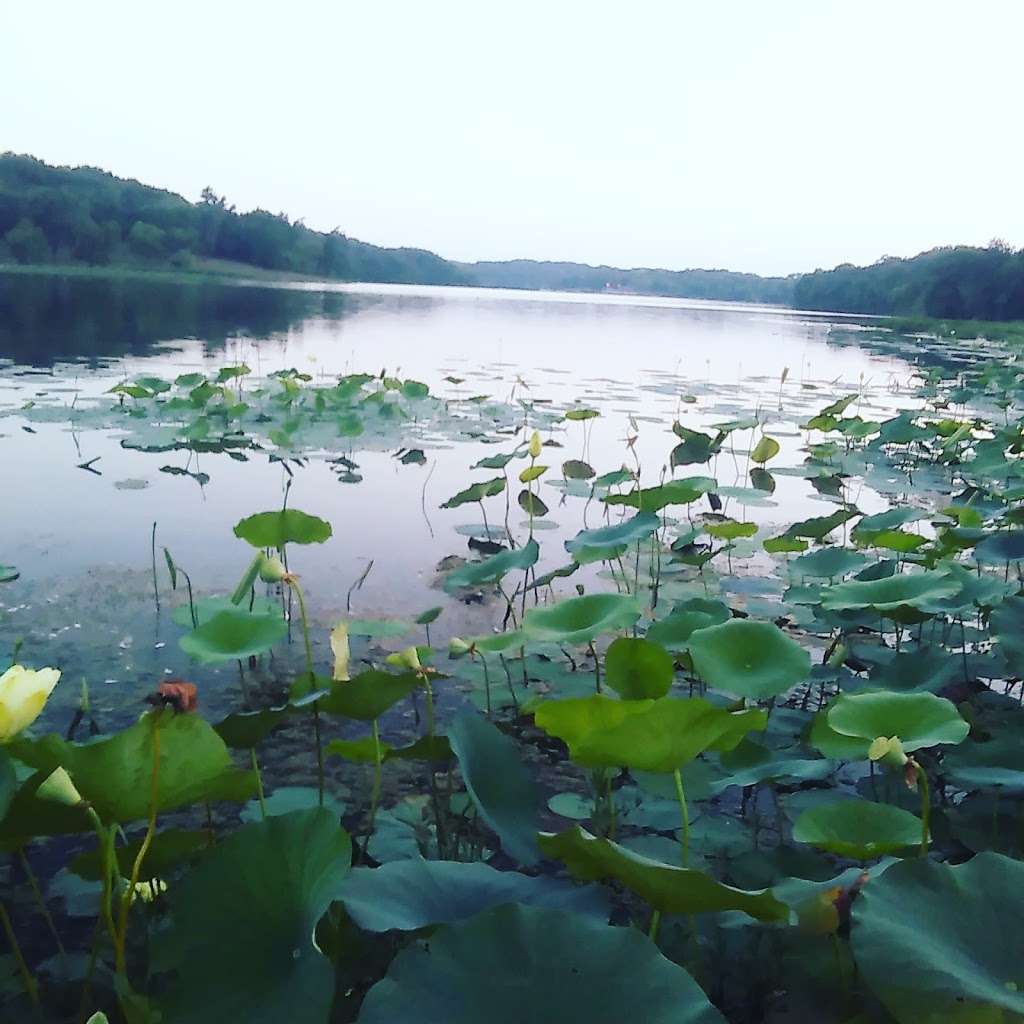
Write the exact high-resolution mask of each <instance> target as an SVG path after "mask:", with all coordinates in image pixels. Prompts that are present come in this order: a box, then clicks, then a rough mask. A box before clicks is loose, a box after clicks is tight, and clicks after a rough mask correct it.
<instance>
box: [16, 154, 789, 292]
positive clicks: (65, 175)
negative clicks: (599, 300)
mask: <svg viewBox="0 0 1024 1024" xmlns="http://www.w3.org/2000/svg"><path fill="white" fill-rule="evenodd" d="M210 260H229V261H232V262H233V263H240V264H245V265H249V266H253V267H259V268H261V269H262V270H266V271H271V272H288V273H295V274H301V275H303V276H307V277H320V278H331V279H338V280H343V281H380V282H395V283H404V284H464V285H470V284H472V285H484V286H491V287H499V288H528V289H533V288H547V289H564V290H571V291H598V292H599V291H606V290H610V291H622V292H634V293H639V294H648V295H671V296H679V297H686V298H704V299H720V300H737V301H748V302H774V303H786V302H788V301H789V298H790V293H791V290H792V279H784V278H761V277H758V276H757V275H755V274H734V273H731V272H729V271H726V270H684V271H668V270H618V269H616V268H613V267H589V266H585V265H583V264H578V263H538V262H534V261H529V260H513V261H510V262H507V263H475V264H474V263H454V262H450V261H448V260H445V259H442V258H441V257H440V256H437V255H435V254H434V253H431V252H427V251H425V250H422V249H383V248H380V247H379V246H375V245H369V244H367V243H366V242H360V241H357V240H356V239H354V238H349V237H347V236H346V235H344V234H342V233H340V232H338V231H334V232H330V233H325V232H320V231H313V230H311V229H310V228H307V227H306V226H305V225H304V224H303V223H302V222H301V221H295V220H291V219H289V218H288V217H287V216H286V215H285V214H282V213H278V214H275V213H270V212H268V211H266V210H253V211H251V212H248V213H240V212H238V211H237V210H236V209H235V208H234V207H233V206H231V205H230V204H229V203H228V202H227V200H226V199H224V198H223V197H222V196H219V195H217V194H216V193H215V192H214V191H213V190H212V189H209V188H207V189H204V191H203V195H202V197H201V199H200V201H199V202H198V203H191V202H189V201H188V200H186V199H184V198H182V197H181V196H179V195H175V194H174V193H173V192H167V191H164V190H162V189H157V188H151V187H150V186H148V185H142V184H140V183H139V182H137V181H128V180H125V179H122V178H117V177H115V176H114V175H112V174H109V173H107V172H106V171H101V170H97V169H95V168H91V167H77V168H67V167H52V166H50V165H48V164H45V163H43V162H42V161H41V160H37V159H35V158H34V157H30V156H19V155H16V154H13V153H6V154H3V155H0V264H4V263H21V264H46V263H56V264H70V263H82V264H90V265H98V266H103V265H130V266H136V267H152V268H156V267H172V268H177V269H180V270H191V269H203V268H204V266H205V264H206V261H210Z"/></svg>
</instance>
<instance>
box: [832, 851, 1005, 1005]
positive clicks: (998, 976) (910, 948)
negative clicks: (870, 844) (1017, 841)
mask: <svg viewBox="0 0 1024 1024" xmlns="http://www.w3.org/2000/svg"><path fill="white" fill-rule="evenodd" d="M1022 919H1024V863H1021V862H1020V861H1016V860H1010V859H1009V858H1008V857H1003V856H1001V855H1000V854H997V853H981V854H978V855H977V856H976V857H974V858H973V859H972V860H969V861H967V863H965V864H958V865H955V866H951V865H949V864H939V863H936V862H935V861H932V860H929V859H927V858H916V859H914V860H907V861H904V862H903V863H901V864H895V865H893V866H892V867H890V868H889V869H888V870H887V871H886V872H885V874H883V875H882V877H881V878H878V879H873V880H872V881H871V883H870V884H869V885H866V886H865V887H864V889H863V891H862V892H861V894H860V895H859V896H858V897H857V899H856V900H855V902H854V904H853V928H852V933H851V941H852V944H853V951H854V955H855V957H856V960H857V966H858V968H859V969H860V971H861V973H862V974H863V976H864V978H865V980H866V982H867V984H868V985H869V986H870V988H871V989H872V991H874V993H875V994H876V995H877V996H878V997H879V999H881V1001H882V1002H883V1003H884V1004H885V1007H886V1009H887V1010H888V1011H889V1012H890V1013H891V1014H892V1015H893V1016H894V1017H895V1018H896V1020H898V1021H899V1022H900V1024H932V1022H934V1021H950V1022H953V1021H964V1022H967V1021H988V1020H992V1021H997V1020H1005V1021H1009V1020H1017V1019H1020V1018H1021V1017H1024V967H1022V965H1021V958H1020V942H1019V937H1020V928H1021V925H1020V922H1021V920H1022Z"/></svg>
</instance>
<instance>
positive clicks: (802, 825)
mask: <svg viewBox="0 0 1024 1024" xmlns="http://www.w3.org/2000/svg"><path fill="white" fill-rule="evenodd" d="M793 839H794V840H796V842H798V843H807V844H809V845H810V846H814V847H816V848H817V849H819V850H827V851H828V852H829V853H836V854H838V855H839V856H841V857H850V858H851V859H853V860H872V859H874V858H875V857H881V856H883V855H884V854H887V853H899V852H900V851H906V850H909V849H911V848H914V847H920V845H921V819H920V818H918V817H915V816H914V815H913V814H911V813H910V812H909V811H905V810H903V808H902V807H894V806H893V805H892V804H877V803H873V802H872V801H870V800H840V801H838V802H836V803H832V804H819V805H818V806H817V807H811V808H809V809H808V810H806V811H804V812H803V814H801V815H800V817H799V818H797V819H796V822H795V823H794V825H793Z"/></svg>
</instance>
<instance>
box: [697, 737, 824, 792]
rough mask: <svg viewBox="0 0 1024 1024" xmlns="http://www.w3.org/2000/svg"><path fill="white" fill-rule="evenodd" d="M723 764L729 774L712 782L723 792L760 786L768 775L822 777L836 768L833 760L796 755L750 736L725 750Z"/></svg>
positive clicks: (713, 787)
mask: <svg viewBox="0 0 1024 1024" xmlns="http://www.w3.org/2000/svg"><path fill="white" fill-rule="evenodd" d="M719 765H720V767H721V769H722V771H723V772H726V773H727V774H726V775H725V777H724V778H721V779H715V780H714V781H713V782H712V784H711V791H712V793H720V792H721V791H722V790H724V789H726V788H728V787H729V786H756V785H757V784H758V783H759V782H765V781H766V780H768V779H786V780H789V779H799V780H801V781H810V780H814V781H820V780H821V779H825V778H827V777H828V776H829V775H830V774H831V773H832V772H833V771H834V770H835V765H834V764H832V762H831V761H830V760H827V759H824V758H801V757H796V756H793V755H792V754H789V753H786V752H782V751H778V750H771V749H769V748H768V747H763V746H761V744H759V743H754V742H753V741H752V740H749V739H745V740H743V741H742V742H741V743H739V744H738V745H737V746H736V747H735V749H733V750H729V751H726V752H725V753H723V754H722V756H721V758H720V760H719Z"/></svg>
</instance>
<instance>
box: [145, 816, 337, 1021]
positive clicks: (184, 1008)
mask: <svg viewBox="0 0 1024 1024" xmlns="http://www.w3.org/2000/svg"><path fill="white" fill-rule="evenodd" d="M351 861H352V844H351V841H350V840H349V837H348V834H347V833H346V832H345V831H344V829H342V828H340V827H339V825H338V821H337V818H336V816H335V815H334V814H332V813H331V812H330V811H327V810H323V809H320V808H317V809H313V810H308V811H294V812H293V813H291V814H285V815H281V816H280V817H274V818H268V819H267V820H266V821H265V822H254V823H253V824H251V825H245V826H243V827H242V828H240V829H239V830H238V831H237V832H236V833H234V835H232V836H229V837H228V838H227V839H225V840H224V841H223V842H222V843H220V844H219V845H218V846H216V847H215V848H214V849H213V850H211V851H210V853H209V854H208V855H207V856H206V857H205V858H204V860H202V861H201V862H200V864H199V865H198V866H197V867H196V868H194V869H193V870H192V872H191V873H190V874H188V875H187V876H186V877H185V879H184V881H183V882H181V883H180V884H179V885H177V886H175V888H174V890H173V892H172V895H171V919H172V924H171V927H170V928H169V929H166V930H163V931H160V932H158V933H157V934H156V935H155V936H154V952H155V956H156V962H157V966H158V968H159V969H160V970H164V971H166V970H175V971H177V982H176V984H175V985H174V986H173V988H172V989H171V990H170V992H169V993H168V995H167V997H166V999H165V1000H164V1001H163V1003H162V1007H161V1009H162V1012H163V1017H162V1020H163V1021H164V1022H165V1024H179V1022H180V1024H185V1022H187V1024H223V1022H224V1021H227V1020H238V1021H243V1020H244V1021H245V1022H246V1024H278V1022H280V1021H283V1020H287V1021H289V1022H293V1024H323V1022H324V1021H326V1020H327V1018H328V1015H329V1013H330V1009H331V1003H332V1001H333V998H334V986H335V978H334V969H333V967H332V966H331V963H330V961H328V960H327V959H326V958H325V957H324V956H323V954H322V953H321V952H320V951H319V950H318V949H317V948H316V946H315V945H314V942H313V932H314V929H315V927H316V923H317V921H319V919H320V918H321V917H322V916H323V914H324V912H325V911H326V910H327V907H328V906H329V905H330V903H331V902H332V901H333V900H336V899H338V898H339V897H340V896H341V894H342V892H343V886H344V881H345V876H346V874H347V873H348V870H349V866H350V864H351Z"/></svg>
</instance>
